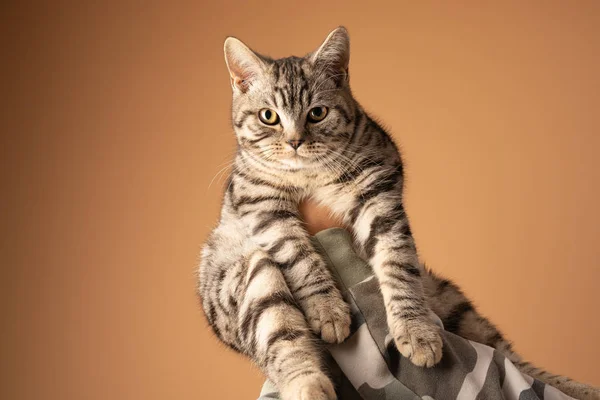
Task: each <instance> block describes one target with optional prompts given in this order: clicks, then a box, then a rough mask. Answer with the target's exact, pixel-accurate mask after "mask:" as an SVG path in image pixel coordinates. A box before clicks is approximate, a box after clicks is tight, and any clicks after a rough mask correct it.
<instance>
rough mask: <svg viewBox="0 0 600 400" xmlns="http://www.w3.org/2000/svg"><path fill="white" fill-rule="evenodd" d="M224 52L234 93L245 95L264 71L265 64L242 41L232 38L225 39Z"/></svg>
mask: <svg viewBox="0 0 600 400" xmlns="http://www.w3.org/2000/svg"><path fill="white" fill-rule="evenodd" d="M224 51H225V62H226V63H227V69H229V76H230V77H231V87H232V88H233V90H234V91H236V90H237V91H239V92H241V93H245V92H246V91H248V89H249V88H250V86H251V85H252V82H253V81H254V80H255V79H256V78H257V77H258V76H259V75H260V74H261V72H262V71H263V69H264V63H263V61H262V60H261V59H260V57H259V56H258V55H256V53H254V52H253V51H252V50H250V48H249V47H248V46H246V45H245V44H244V43H242V41H241V40H239V39H236V38H234V37H231V36H230V37H228V38H227V39H225V45H224Z"/></svg>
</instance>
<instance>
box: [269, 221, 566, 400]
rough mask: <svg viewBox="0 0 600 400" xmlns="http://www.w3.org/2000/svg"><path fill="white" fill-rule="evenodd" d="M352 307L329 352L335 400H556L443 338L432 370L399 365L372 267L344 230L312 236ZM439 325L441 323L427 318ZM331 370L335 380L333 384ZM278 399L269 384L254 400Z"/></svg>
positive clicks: (496, 359) (497, 357)
mask: <svg viewBox="0 0 600 400" xmlns="http://www.w3.org/2000/svg"><path fill="white" fill-rule="evenodd" d="M314 242H315V246H317V248H318V249H320V250H321V252H322V254H323V255H324V258H325V260H326V261H327V263H328V264H329V267H330V268H331V270H332V271H333V273H334V275H335V276H336V279H338V280H339V283H340V285H339V286H340V288H341V289H342V291H343V294H344V296H345V298H346V300H347V301H348V303H349V304H350V306H351V309H352V316H353V324H352V329H351V334H350V337H349V338H348V339H347V340H346V341H345V342H344V343H342V344H339V345H334V346H330V347H328V350H329V353H330V355H331V360H330V364H331V368H332V371H334V372H333V374H334V379H335V380H336V381H337V382H338V389H337V391H338V398H339V399H340V400H360V399H363V400H389V399H394V400H416V399H425V400H434V399H437V400H445V399H459V400H463V399H464V400H468V399H473V400H501V399H508V400H517V399H518V400H560V399H571V397H569V396H567V395H565V394H563V393H562V392H560V391H558V390H557V389H555V388H553V387H551V386H548V385H545V384H544V383H542V382H540V381H538V380H535V379H533V378H531V377H529V376H526V375H523V374H521V373H520V372H519V371H518V370H517V368H516V367H515V366H514V365H513V364H512V363H511V362H510V361H509V360H508V359H507V358H505V357H504V356H503V355H502V354H501V353H499V352H498V351H496V350H495V349H493V348H491V347H488V346H485V345H482V344H479V343H475V342H472V341H468V340H466V339H463V338H461V337H459V336H456V335H454V334H452V333H449V332H446V331H444V332H443V340H444V355H443V358H442V361H441V362H440V363H439V364H438V365H436V366H435V367H433V368H419V367H416V366H414V365H413V364H412V363H411V362H410V361H409V360H407V359H405V358H403V357H402V356H401V355H400V353H399V352H398V350H396V348H395V346H394V345H393V341H392V338H391V337H390V336H389V335H388V329H387V324H386V319H385V310H384V306H383V299H382V297H381V294H380V292H379V288H378V283H377V280H376V278H375V276H374V275H373V272H372V270H371V268H370V267H369V266H368V264H366V263H365V262H364V261H363V260H362V259H361V258H359V257H358V255H357V254H356V253H355V252H354V250H353V248H352V239H351V237H350V235H349V233H348V232H346V231H345V230H343V229H339V228H333V229H328V230H325V231H322V232H319V233H318V234H317V235H316V236H315V237H314ZM431 317H432V318H434V319H435V320H436V322H437V323H438V324H440V326H442V324H441V321H440V319H439V318H437V316H435V315H432V316H431ZM336 371H337V375H338V376H337V377H335V375H336ZM266 399H279V397H278V394H277V390H276V389H275V388H274V386H273V385H272V384H271V383H270V382H268V381H267V382H266V383H265V385H264V386H263V388H262V391H261V394H260V397H259V400H266Z"/></svg>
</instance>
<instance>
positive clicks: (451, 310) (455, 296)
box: [423, 271, 600, 400]
mask: <svg viewBox="0 0 600 400" xmlns="http://www.w3.org/2000/svg"><path fill="white" fill-rule="evenodd" d="M423 281H424V286H425V293H426V297H427V303H428V304H429V306H430V307H431V309H432V310H433V312H435V313H436V314H437V315H438V316H439V317H440V318H441V319H442V322H443V324H444V328H445V329H446V330H447V331H449V332H452V333H455V334H457V335H458V336H461V337H464V338H465V339H469V340H472V341H474V342H478V343H483V344H486V345H488V346H490V347H493V348H495V349H496V350H498V351H499V352H501V353H502V354H503V355H504V356H505V357H506V358H508V359H509V360H510V361H511V362H512V363H513V364H514V365H515V366H516V367H517V368H518V369H519V370H520V371H521V372H522V373H524V374H526V375H529V376H531V377H532V378H535V379H537V380H540V381H542V382H544V383H546V384H548V385H550V386H554V387H555V388H557V389H558V390H560V391H561V392H563V393H565V394H567V395H569V396H572V397H574V398H576V399H584V400H599V399H600V389H598V388H594V387H591V386H589V385H586V384H584V383H579V382H576V381H574V380H571V379H570V378H567V377H566V376H561V375H554V374H551V373H550V372H547V371H544V370H543V369H541V368H537V367H535V366H533V365H532V364H530V363H529V362H526V361H523V360H522V358H521V356H520V355H519V354H517V353H516V352H515V351H514V350H513V349H512V345H511V343H510V342H509V341H508V340H506V339H505V338H504V336H503V335H502V333H501V332H500V331H499V330H498V328H496V326H494V324H492V323H491V322H490V321H489V320H488V319H487V318H485V317H484V316H483V315H481V314H479V312H478V311H477V309H476V308H475V306H473V304H472V303H471V302H470V301H469V299H468V298H467V297H466V296H465V295H464V294H463V292H462V291H461V290H460V289H459V288H458V286H456V285H455V284H454V283H452V282H450V281H449V280H447V279H443V278H440V277H438V276H436V275H435V274H434V273H433V272H431V271H427V273H426V274H425V275H424V279H423Z"/></svg>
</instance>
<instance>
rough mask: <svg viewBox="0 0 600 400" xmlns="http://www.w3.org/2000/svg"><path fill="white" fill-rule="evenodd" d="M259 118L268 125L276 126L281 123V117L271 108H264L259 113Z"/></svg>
mask: <svg viewBox="0 0 600 400" xmlns="http://www.w3.org/2000/svg"><path fill="white" fill-rule="evenodd" d="M258 118H260V120H261V121H262V122H263V124H267V125H276V124H277V123H278V122H279V115H277V113H276V112H275V111H273V110H271V109H270V108H263V109H262V110H260V111H259V112H258Z"/></svg>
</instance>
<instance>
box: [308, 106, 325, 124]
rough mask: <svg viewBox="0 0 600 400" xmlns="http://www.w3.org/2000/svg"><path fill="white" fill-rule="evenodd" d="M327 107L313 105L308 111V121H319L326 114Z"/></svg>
mask: <svg viewBox="0 0 600 400" xmlns="http://www.w3.org/2000/svg"><path fill="white" fill-rule="evenodd" d="M327 111H328V110H327V107H315V108H313V109H311V110H310V111H309V112H308V120H309V121H310V122H319V121H323V119H324V118H325V117H326V116H327Z"/></svg>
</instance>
